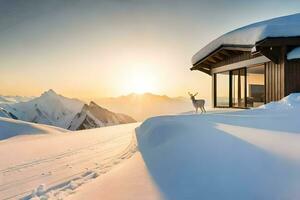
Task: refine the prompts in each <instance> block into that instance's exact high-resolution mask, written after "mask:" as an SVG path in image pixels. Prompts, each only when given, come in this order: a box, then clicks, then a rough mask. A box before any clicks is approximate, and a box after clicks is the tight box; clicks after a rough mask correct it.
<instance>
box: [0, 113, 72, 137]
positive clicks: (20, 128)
mask: <svg viewBox="0 0 300 200" xmlns="http://www.w3.org/2000/svg"><path fill="white" fill-rule="evenodd" d="M62 132H67V130H64V129H61V128H57V127H52V126H46V125H38V124H34V123H29V122H24V121H20V120H14V119H8V118H4V117H0V140H3V139H7V138H10V137H14V136H20V135H32V134H52V133H62Z"/></svg>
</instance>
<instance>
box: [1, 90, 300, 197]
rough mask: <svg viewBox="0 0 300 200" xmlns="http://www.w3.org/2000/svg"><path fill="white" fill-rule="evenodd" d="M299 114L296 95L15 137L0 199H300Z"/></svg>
mask: <svg viewBox="0 0 300 200" xmlns="http://www.w3.org/2000/svg"><path fill="white" fill-rule="evenodd" d="M299 111H300V94H299V93H298V94H291V95H289V96H287V97H285V98H283V99H282V100H281V101H279V102H272V103H269V104H266V105H264V106H261V107H259V108H255V109H249V110H237V111H232V112H228V111H226V112H216V111H214V112H211V113H209V112H208V113H207V114H203V115H200V114H192V115H188V114H186V115H174V116H159V117H153V118H150V119H148V120H146V121H145V122H144V123H142V124H141V125H140V124H127V125H118V126H112V127H106V128H99V129H92V130H85V131H78V132H74V133H73V134H70V133H60V134H42V135H28V136H26V137H14V138H10V139H7V140H4V141H2V142H0V153H1V155H4V156H1V157H0V199H4V198H7V197H11V199H16V198H23V199H30V198H31V199H75V200H76V199H98V198H100V197H101V199H108V200H113V199H131V200H134V199H149V200H150V199H172V200H177V199H178V200H181V199H211V200H214V199H225V200H226V199H228V200H231V199H244V200H247V199H249V200H250V199H258V200H264V199H274V200H276V199H287V200H288V199H298V197H299V196H300V191H299V184H300V171H299V167H300V157H299V154H300V134H299V133H300V125H299V117H298V116H299ZM38 126H41V125H38ZM134 129H135V130H136V131H135V133H136V137H137V143H136V140H135V138H134V137H133V135H134ZM136 145H138V150H139V152H136V149H137V146H136ZM11 149H14V150H15V151H11ZM38 191H40V192H38Z"/></svg>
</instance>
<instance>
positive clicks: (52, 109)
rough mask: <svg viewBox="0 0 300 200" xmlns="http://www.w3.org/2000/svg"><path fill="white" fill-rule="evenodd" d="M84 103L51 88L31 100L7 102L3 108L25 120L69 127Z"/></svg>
mask: <svg viewBox="0 0 300 200" xmlns="http://www.w3.org/2000/svg"><path fill="white" fill-rule="evenodd" d="M83 105H84V103H83V102H81V101H80V100H78V99H71V98H67V97H64V96H62V95H58V94H56V93H55V92H54V91H53V90H49V91H47V92H44V93H43V94H42V95H41V96H40V97H37V98H34V99H32V100H30V101H27V102H20V103H15V104H6V105H3V108H4V109H5V110H7V111H8V112H10V113H12V114H13V115H15V116H16V117H17V118H18V119H20V120H23V121H28V122H34V123H39V124H48V125H53V126H57V127H61V128H67V127H68V125H69V124H70V122H71V120H72V119H73V118H74V116H75V115H76V114H77V113H78V112H80V110H81V108H82V106H83Z"/></svg>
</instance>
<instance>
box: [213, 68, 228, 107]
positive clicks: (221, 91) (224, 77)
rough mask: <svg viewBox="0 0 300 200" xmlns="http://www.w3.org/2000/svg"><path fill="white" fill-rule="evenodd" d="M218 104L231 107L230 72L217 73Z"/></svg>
mask: <svg viewBox="0 0 300 200" xmlns="http://www.w3.org/2000/svg"><path fill="white" fill-rule="evenodd" d="M215 78H216V106H220V107H229V72H222V73H217V74H216V76H215Z"/></svg>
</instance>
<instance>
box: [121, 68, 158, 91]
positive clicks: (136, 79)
mask: <svg viewBox="0 0 300 200" xmlns="http://www.w3.org/2000/svg"><path fill="white" fill-rule="evenodd" d="M156 84H157V80H156V78H155V73H154V72H153V71H152V68H151V67H150V66H149V65H145V64H144V65H136V66H133V67H132V68H131V70H130V73H129V74H128V85H127V86H126V90H127V92H131V93H132V92H133V93H138V94H142V93H146V92H155V91H156Z"/></svg>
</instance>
